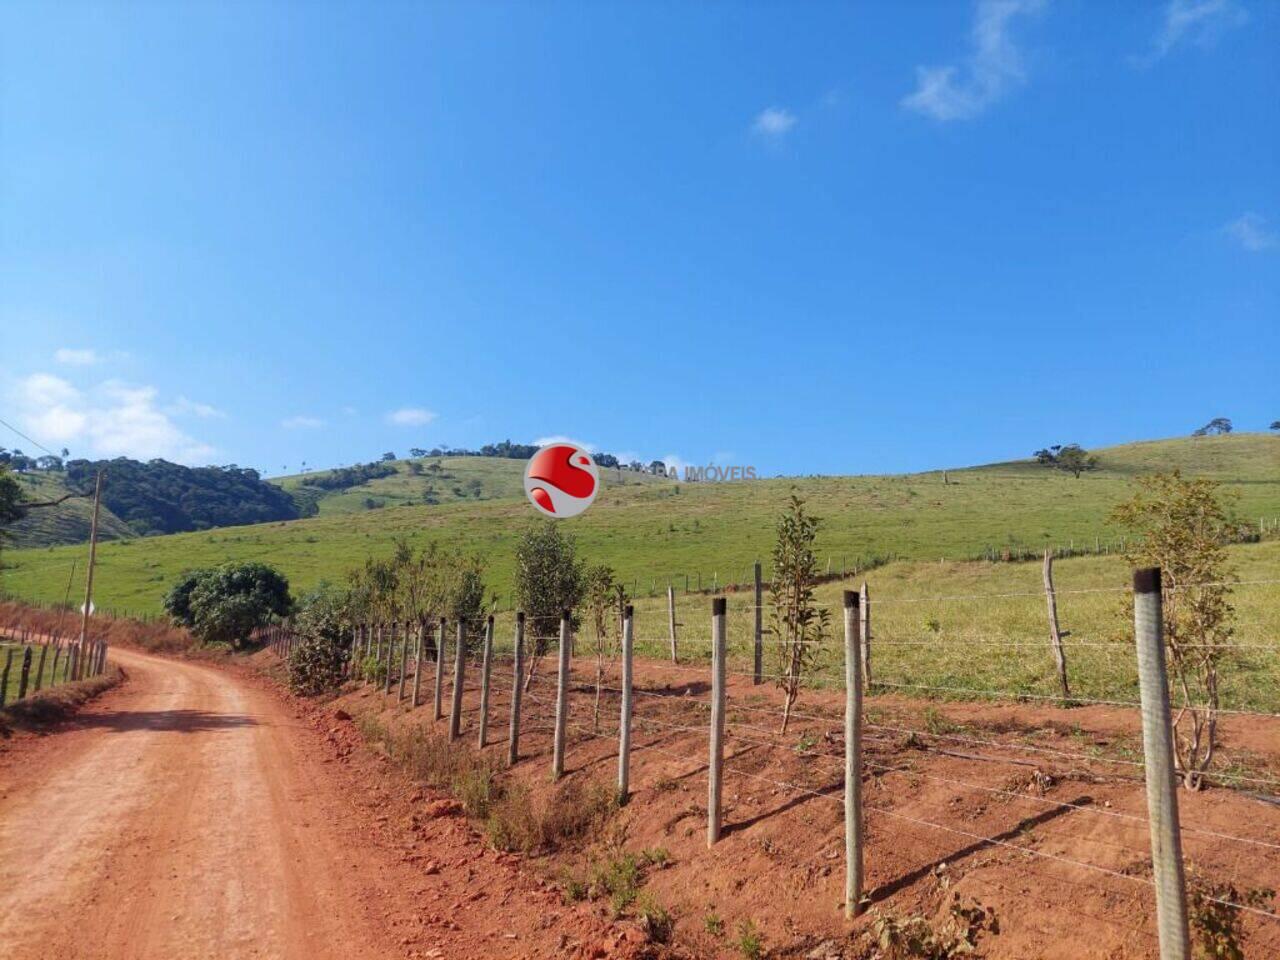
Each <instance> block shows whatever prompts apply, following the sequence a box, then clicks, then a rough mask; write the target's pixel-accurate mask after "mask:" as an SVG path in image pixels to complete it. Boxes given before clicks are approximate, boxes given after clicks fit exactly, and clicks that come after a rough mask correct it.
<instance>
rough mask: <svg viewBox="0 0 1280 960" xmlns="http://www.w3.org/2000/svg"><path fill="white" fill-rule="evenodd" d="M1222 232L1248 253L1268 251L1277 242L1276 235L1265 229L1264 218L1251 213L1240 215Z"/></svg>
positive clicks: (1265, 222)
mask: <svg viewBox="0 0 1280 960" xmlns="http://www.w3.org/2000/svg"><path fill="white" fill-rule="evenodd" d="M1222 230H1223V232H1224V233H1225V234H1226V235H1227V236H1229V237H1230V238H1231V239H1233V240H1235V241H1236V243H1238V244H1240V246H1242V247H1244V248H1245V249H1246V250H1248V251H1249V252H1250V253H1261V252H1262V251H1263V250H1270V249H1271V248H1272V247H1274V246H1275V245H1276V243H1277V242H1278V240H1277V237H1276V234H1275V233H1274V232H1273V231H1271V230H1268V229H1267V221H1266V218H1265V217H1262V216H1261V215H1259V214H1256V213H1252V212H1249V213H1244V214H1241V215H1240V216H1239V217H1237V218H1236V219H1235V220H1232V221H1231V222H1230V223H1228V224H1227V225H1226V226H1224V227H1223V228H1222Z"/></svg>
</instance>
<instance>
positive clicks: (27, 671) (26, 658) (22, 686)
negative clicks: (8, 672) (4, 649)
mask: <svg viewBox="0 0 1280 960" xmlns="http://www.w3.org/2000/svg"><path fill="white" fill-rule="evenodd" d="M30 677H31V648H30V647H27V648H25V649H24V650H23V651H22V673H20V674H18V699H19V700H22V699H24V698H25V697H26V695H27V682H28V680H29V679H30Z"/></svg>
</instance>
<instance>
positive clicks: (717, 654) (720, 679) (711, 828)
mask: <svg viewBox="0 0 1280 960" xmlns="http://www.w3.org/2000/svg"><path fill="white" fill-rule="evenodd" d="M725 607H726V603H725V598H724V597H716V598H715V599H713V600H712V601H711V738H710V739H711V756H710V759H709V761H708V763H707V846H708V847H710V846H713V845H714V844H715V843H716V841H718V840H719V839H720V813H721V805H720V797H721V779H722V778H723V776H724V676H725V670H724V635H725V629H724V627H725Z"/></svg>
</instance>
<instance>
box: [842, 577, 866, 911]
mask: <svg viewBox="0 0 1280 960" xmlns="http://www.w3.org/2000/svg"><path fill="white" fill-rule="evenodd" d="M864 588H865V585H864ZM861 599H862V598H861V596H860V595H859V594H858V593H857V591H854V590H846V591H845V592H844V861H845V878H844V915H845V917H846V919H852V918H853V917H855V916H857V915H858V914H859V913H861V912H862V906H861V904H862V877H863V873H862V656H863V646H862V642H861V634H862V619H861V616H860V614H861V602H860V601H861Z"/></svg>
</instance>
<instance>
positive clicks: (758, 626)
mask: <svg viewBox="0 0 1280 960" xmlns="http://www.w3.org/2000/svg"><path fill="white" fill-rule="evenodd" d="M753 572H754V574H755V581H756V594H755V596H756V607H755V614H756V616H755V632H754V633H753V635H752V644H753V646H752V650H753V651H754V657H755V668H754V674H753V680H752V682H753V683H754V684H756V685H757V686H759V685H760V684H761V683H763V682H764V579H763V577H762V571H761V569H760V561H759V560H757V561H756V562H755V568H754V570H753Z"/></svg>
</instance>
